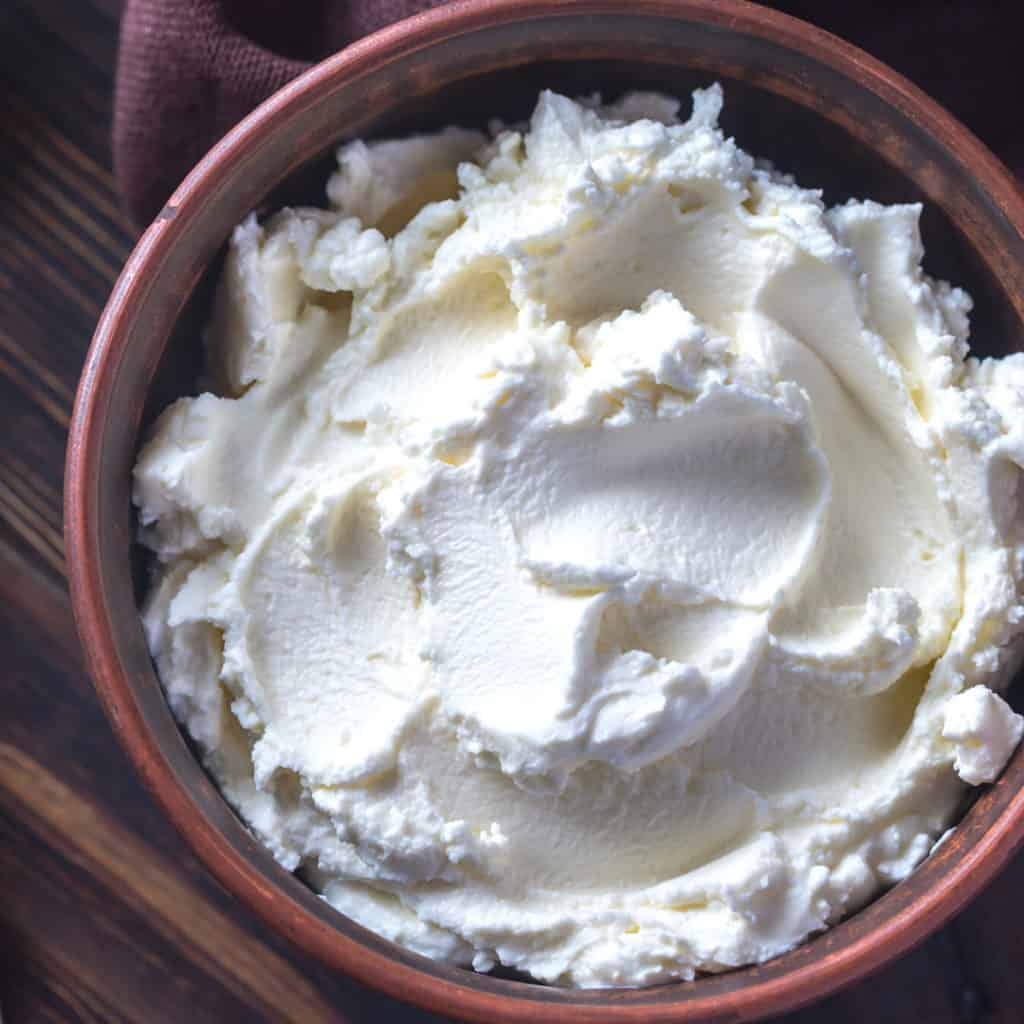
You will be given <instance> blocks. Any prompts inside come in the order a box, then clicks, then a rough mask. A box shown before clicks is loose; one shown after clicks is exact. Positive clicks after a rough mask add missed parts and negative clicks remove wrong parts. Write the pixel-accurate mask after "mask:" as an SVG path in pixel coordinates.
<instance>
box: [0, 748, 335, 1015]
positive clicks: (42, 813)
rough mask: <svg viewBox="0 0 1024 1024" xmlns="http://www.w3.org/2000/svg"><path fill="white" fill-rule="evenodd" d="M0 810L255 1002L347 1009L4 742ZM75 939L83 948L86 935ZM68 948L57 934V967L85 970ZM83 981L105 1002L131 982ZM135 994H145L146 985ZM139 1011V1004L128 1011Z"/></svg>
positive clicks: (268, 1008)
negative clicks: (111, 985)
mask: <svg viewBox="0 0 1024 1024" xmlns="http://www.w3.org/2000/svg"><path fill="white" fill-rule="evenodd" d="M0 812H2V813H4V814H6V815H8V816H9V817H10V818H12V819H14V820H17V821H18V822H19V824H20V825H21V827H22V828H26V829H28V830H30V831H31V832H32V833H34V835H35V836H36V837H38V838H39V840H41V841H42V842H43V843H44V844H45V846H46V847H48V848H49V849H51V850H56V851H59V852H60V854H61V858H62V860H63V861H66V862H67V863H68V864H73V865H75V866H76V867H77V868H79V869H80V870H81V871H83V872H85V873H86V875H88V877H90V878H92V879H93V880H95V881H96V882H98V883H99V884H100V885H102V886H103V888H104V889H105V890H106V892H105V895H106V897H108V898H109V899H111V900H115V901H119V902H121V903H123V904H125V905H126V906H130V907H132V909H133V910H135V911H136V912H137V913H139V914H140V915H142V916H143V917H144V918H145V920H146V921H147V922H148V923H149V925H150V926H151V927H152V928H153V930H154V931H156V932H158V933H159V934H160V935H161V936H162V937H163V938H164V939H165V940H166V941H167V942H168V943H169V944H170V945H172V946H173V947H174V948H175V949H176V950H177V951H178V953H179V954H180V955H181V956H183V957H185V958H187V959H188V960H189V961H190V962H191V963H192V965H193V966H194V967H196V968H198V969H199V970H201V971H203V972H204V973H206V974H209V975H210V977H211V979H214V978H216V980H217V981H218V982H219V983H220V984H222V985H224V986H225V987H226V988H227V989H228V990H229V991H230V992H231V993H232V994H233V995H234V996H235V997H236V998H237V999H239V1001H241V1002H242V1003H244V1004H246V1005H248V1006H250V1007H252V1008H253V1010H254V1011H257V1012H259V1013H261V1014H262V1015H264V1016H270V1017H273V1016H277V1017H280V1018H283V1019H287V1020H317V1021H330V1020H344V1019H345V1017H344V1016H343V1015H342V1014H341V1013H340V1012H338V1011H337V1010H335V1009H334V1008H333V1007H331V1006H330V1005H328V1004H327V1003H326V1002H325V1001H324V1000H323V998H322V997H321V996H320V994H319V993H318V992H317V991H316V989H315V988H314V987H313V986H312V985H310V984H309V983H308V982H307V981H306V980H305V978H303V977H302V975H301V974H299V973H298V972H297V971H296V970H295V969H294V968H293V967H292V966H291V965H290V964H288V963H287V962H285V961H284V960H282V959H281V958H280V957H278V956H277V955H275V954H274V953H272V952H271V951H269V950H268V949H267V948H266V947H265V946H262V945H261V944H259V943H258V942H255V941H253V939H252V938H251V937H250V936H249V935H247V934H246V933H245V932H244V931H242V930H241V929H239V928H238V926H237V925H236V924H235V923H234V922H233V921H231V920H230V918H228V917H227V916H226V915H225V914H223V913H221V912H220V911H218V910H216V909H214V908H213V907H211V906H209V905H208V904H207V903H206V902H205V901H203V900H202V899H200V898H198V897H197V896H196V894H195V893H194V892H193V891H192V890H191V888H189V886H188V885H186V884H184V883H183V882H182V880H181V878H180V877H179V875H178V873H177V872H176V871H175V870H174V869H173V868H172V867H171V865H169V864H167V863H166V862H165V861H164V859H163V857H162V856H161V854H160V853H158V851H157V850H155V849H153V848H152V847H149V846H147V844H145V843H144V842H143V841H142V840H140V839H139V838H137V837H136V836H135V835H133V834H132V833H131V832H129V831H127V830H126V829H124V828H123V827H122V826H121V825H119V824H118V822H117V821H116V820H115V819H114V818H112V817H111V816H110V815H109V814H106V813H105V812H104V811H103V810H102V809H101V808H100V807H98V806H96V805H95V804H93V803H92V801H90V800H89V799H88V798H86V797H85V796H84V795H83V794H81V793H76V792H75V791H74V790H72V789H70V788H69V787H68V786H66V785H65V784H64V783H63V782H61V781H60V780H59V779H58V778H57V777H56V776H54V775H53V774H52V773H50V772H49V771H48V770H47V769H46V768H44V767H43V765H41V764H39V763H38V762H36V761H33V760H32V759H31V758H29V757H27V756H26V755H25V754H23V753H22V752H21V751H20V750H18V749H16V748H14V747H12V746H10V745H9V744H0ZM19 866H20V869H21V870H22V871H29V870H30V869H31V868H32V865H30V864H24V863H21V864H20V865H19ZM9 867H13V866H10V865H9ZM28 912H29V913H31V908H29V911H28ZM75 948H76V949H77V950H78V952H79V954H82V953H84V951H85V948H86V944H84V943H83V944H82V945H81V946H78V947H75ZM66 949H67V947H66V946H58V945H57V944H55V945H54V946H53V947H51V950H52V955H53V956H55V957H58V958H59V962H60V964H61V965H62V967H63V969H65V970H67V969H71V968H72V967H76V969H79V970H82V971H83V972H85V971H86V970H87V965H86V966H83V964H82V961H81V956H80V957H79V960H78V963H77V964H76V965H73V964H71V962H70V959H69V957H68V955H67V952H66ZM62 950H63V951H62ZM86 982H87V985H86V987H87V988H88V989H89V990H91V991H96V992H97V994H98V996H99V998H100V999H106V1000H107V1005H109V1006H118V1005H119V1003H123V1002H124V1001H125V999H126V998H127V989H128V987H127V986H126V987H124V988H125V991H121V992H118V991H111V990H110V989H109V987H107V988H105V981H104V978H103V977H102V976H101V975H98V974H97V975H87V976H86ZM119 987H120V986H119ZM134 994H135V995H136V997H137V998H141V997H142V996H143V994H144V989H141V988H140V990H139V991H138V992H136V993H134ZM144 1016H145V1013H144V1007H143V1005H142V1004H140V1011H139V1013H137V1014H134V1013H133V1014H132V1016H131V1017H130V1018H129V1019H143V1018H144Z"/></svg>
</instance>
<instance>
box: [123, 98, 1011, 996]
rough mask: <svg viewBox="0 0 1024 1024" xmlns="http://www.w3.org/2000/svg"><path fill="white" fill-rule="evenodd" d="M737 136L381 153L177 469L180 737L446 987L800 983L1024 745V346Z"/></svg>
mask: <svg viewBox="0 0 1024 1024" xmlns="http://www.w3.org/2000/svg"><path fill="white" fill-rule="evenodd" d="M721 103H722V96H721V92H720V90H719V89H718V88H717V87H712V88H710V89H708V90H705V91H699V92H697V93H696V94H695V95H694V110H693V114H692V116H691V117H690V119H689V120H687V121H685V122H682V123H680V121H679V120H678V118H677V117H676V111H677V104H676V103H675V102H674V101H671V100H668V99H666V98H664V97H659V96H649V95H635V96H631V97H627V99H625V100H623V101H621V102H620V103H619V104H617V105H615V106H611V107H601V106H599V105H598V103H597V102H596V101H591V102H582V103H577V102H573V101H570V100H569V99H566V98H564V97H562V96H558V95H554V94H551V93H544V94H543V95H542V96H541V98H540V101H539V103H538V105H537V108H536V111H535V112H534V114H533V117H532V120H531V122H530V124H529V126H528V128H524V129H523V130H509V129H502V130H498V131H497V134H496V135H495V136H494V137H492V138H484V137H483V136H480V135H477V134H475V133H473V132H467V131H461V130H456V129H449V130H448V131H446V132H443V133H440V134H437V135H433V136H426V137H421V138H415V139H410V140H408V141H399V142H385V143H368V144H364V143H362V142H355V143H351V144H349V145H346V146H344V147H343V148H342V149H341V150H340V152H339V170H338V172H337V173H336V174H335V176H334V177H333V178H332V179H331V181H330V183H329V186H328V195H329V199H330V204H331V205H330V208H329V209H287V210H284V211H282V212H280V213H278V214H276V215H275V216H273V217H271V218H270V219H269V220H267V221H266V222H265V223H260V222H258V221H257V220H256V219H255V218H254V217H251V218H249V219H248V220H247V221H246V222H245V223H244V224H242V225H241V226H240V227H239V228H238V229H237V231H236V232H235V234H234V238H233V240H232V244H231V248H230V253H229V255H228V260H227V265H226V268H225V270H224V274H223V279H222V281H221V285H220V290H219V296H218V299H217V304H216V310H215V315H214V319H213V322H212V325H211V328H210V332H209V336H208V339H207V340H208V349H209V367H208V372H209V380H210V386H211V391H210V392H208V393H204V394H201V395H199V396H198V397H196V398H186V399H182V400H180V401H178V402H177V403H175V404H174V405H173V406H171V407H170V408H169V409H168V410H167V411H166V412H165V413H164V414H163V416H162V417H161V418H160V419H159V421H158V422H157V424H156V427H155V430H154V432H153V435H152V438H151V440H150V441H149V443H148V444H147V445H146V446H145V448H144V449H143V451H142V453H141V455H140V457H139V461H138V465H137V467H136V469H135V492H134V496H135V502H136V504H137V505H138V508H139V515H140V519H141V522H142V524H143V540H144V542H145V543H146V544H147V545H148V546H149V547H150V548H152V550H153V551H154V552H155V553H156V555H157V559H158V569H157V572H156V578H155V581H154V584H153V587H152V590H151V592H150V594H149V597H148V600H147V602H146V605H145V610H144V619H145V626H146V632H147V636H148V640H149V644H150V646H151V649H152V652H153V655H154V657H155V659H156V663H157V666H158V668H159V672H160V676H161V679H162V680H163V684H164V686H165V688H166V690H167V694H168V696H169V698H170V702H171V705H172V707H173V709H174V711H175V713H176V714H177V716H178V717H179V719H180V720H181V721H182V722H183V723H184V725H185V727H186V728H187V730H188V732H189V733H190V734H191V735H192V737H193V738H194V739H195V741H196V742H197V744H198V746H199V748H200V749H201V751H202V753H203V755H204V757H205V760H206V763H207V765H208V766H209V769H210V770H211V772H212V773H213V775H214V776H215V778H216V779H217V780H218V782H219V783H220V785H221V786H222V787H223V790H224V792H225V794H226V795H227V797H228V799H229V800H230V801H231V802H232V803H233V804H234V805H235V807H237V808H238V810H239V812H240V813H241V815H242V817H243V818H244V819H245V821H246V822H247V823H248V824H249V826H250V827H251V828H252V830H253V831H254V832H255V834H256V835H257V836H258V837H259V838H260V839H261V840H262V841H263V842H265V843H266V844H267V845H268V846H269V847H270V849H271V850H272V851H273V853H274V855H275V856H276V857H277V859H278V860H279V861H280V862H281V863H282V864H283V865H284V866H285V867H287V868H289V869H301V871H302V872H303V874H304V877H306V878H307V879H308V880H309V881H310V882H311V884H313V885H314V886H315V887H316V888H317V889H318V890H319V891H321V892H322V893H323V894H324V896H325V897H326V899H327V900H328V901H330V903H331V904H333V905H334V906H335V907H337V908H338V909H339V910H341V911H343V912H344V913H346V914H348V915H350V916H351V917H352V918H354V919H355V920H357V921H359V922H360V923H362V924H364V925H366V926H367V927H369V928H372V929H374V930H375V931H377V932H379V933H381V934H383V935H385V936H387V937H388V938H390V939H393V940H394V941H396V942H399V943H402V944H404V945H406V946H408V947H410V948H412V949H414V950H417V951H419V952H421V953H424V954H426V955H428V956H432V957H439V958H443V959H446V960H450V961H454V962H456V963H461V964H472V965H473V966H474V967H476V968H477V969H481V970H486V969H488V968H490V967H492V966H493V965H495V964H499V963H500V964H503V965H507V966H509V967H514V968H518V969H520V970H522V971H526V972H529V973H530V974H531V975H533V976H534V977H536V978H538V979H542V980H544V981H549V982H555V983H559V984H571V985H577V986H613V985H648V984H653V983H655V982H660V981H665V980H668V979H672V978H689V977H692V976H693V975H694V973H695V972H696V971H718V970H722V969H725V968H728V967H731V966H734V965H739V964H746V963H751V962H757V961H762V960H765V959H766V958H768V957H771V956H773V955H775V954H777V953H780V952H782V951H783V950H786V949H788V948H790V947H792V946H793V945H795V944H796V943H798V942H800V941H801V940H803V939H804V938H805V937H806V936H808V935H809V934H811V933H813V932H816V931H818V930H820V929H822V928H824V927H826V926H827V925H828V924H829V923H831V922H834V921H836V920H837V919H838V918H839V917H841V916H842V915H844V914H846V913H848V912H850V911H851V910H853V909H855V908H857V907H858V906H860V905H861V904H863V903H864V902H865V901H866V900H867V899H869V898H870V897H871V896H873V895H874V894H876V893H877V892H878V891H879V890H880V889H881V888H882V887H884V886H886V885H889V884H892V883H894V882H896V881H898V880H899V879H901V878H903V877H904V876H906V875H907V873H908V872H909V871H910V870H911V869H912V868H913V867H914V866H915V865H916V864H917V863H918V862H920V861H921V860H922V859H923V858H924V857H925V856H926V855H927V853H928V851H929V849H930V848H931V847H932V845H933V843H934V842H935V840H936V838H937V837H938V836H939V835H940V834H942V832H943V831H944V830H945V829H946V828H947V827H948V826H949V824H950V823H951V821H952V820H953V818H954V816H955V813H956V810H957V807H958V804H959V802H960V801H961V800H962V798H963V796H964V794H965V792H966V787H965V785H964V782H968V783H980V782H987V781H990V780H992V779H994V778H995V777H996V775H997V774H998V773H999V771H1000V769H1001V768H1002V766H1003V764H1004V763H1005V761H1006V759H1007V758H1008V757H1009V755H1010V753H1011V752H1012V750H1013V748H1014V746H1015V745H1016V743H1017V741H1018V740H1019V739H1020V734H1021V728H1022V722H1021V718H1020V716H1018V715H1016V714H1014V713H1013V712H1012V711H1011V710H1010V709H1009V707H1008V706H1007V705H1006V704H1005V702H1004V701H1003V699H1002V698H1001V697H999V696H997V695H996V693H994V692H993V690H992V687H996V688H999V687H1001V686H1002V685H1003V684H1004V683H1005V681H1006V679H1007V677H1008V674H1009V672H1010V670H1011V668H1012V667H1013V664H1014V653H1015V651H1016V649H1017V645H1015V644H1014V643H1013V640H1014V638H1015V637H1016V636H1017V635H1018V634H1019V633H1020V620H1021V618H1022V615H1024V610H1022V602H1021V590H1022V578H1024V526H1022V522H1024V521H1022V518H1021V515H1020V514H1019V509H1018V504H1019V499H1020V494H1021V489H1020V480H1021V471H1020V466H1021V464H1022V463H1024V356H1020V355H1014V356H1011V357H1010V358H1008V359H1005V360H1002V361H995V360H982V361H977V360H975V359H973V358H967V332H968V319H967V314H968V311H969V309H970V305H971V303H970V299H969V298H968V296H967V295H966V294H965V293H964V292H962V291H961V290H959V289H957V288H952V287H950V286H949V285H947V284H945V283H942V282H937V281H934V280H932V279H930V278H929V277H927V276H926V275H925V274H924V273H923V272H922V269H921V259H922V247H921V241H920V237H919V233H918V215H919V213H920V209H919V207H918V206H916V205H904V206H880V205H878V204H877V203H873V202H854V201H851V202H848V203H846V204H845V205H842V206H839V207H835V208H832V209H826V207H825V206H824V205H823V203H822V199H821V196H820V194H819V193H818V192H815V191H809V190H806V189H803V188H800V187H798V186H797V185H796V184H794V182H793V180H792V179H791V178H789V177H786V176H783V175H782V174H780V173H778V172H776V171H774V170H773V169H771V168H768V167H764V166H761V165H759V164H757V163H755V161H754V160H753V159H752V158H751V157H750V156H748V155H747V154H746V153H744V152H743V151H742V150H741V149H739V148H738V147H737V146H736V144H735V143H734V142H733V141H732V140H731V139H727V138H725V137H724V136H723V135H722V133H721V131H720V130H719V128H718V127H717V119H718V114H719V110H720V107H721ZM957 773H959V777H958V774H957ZM961 780H963V781H961Z"/></svg>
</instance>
